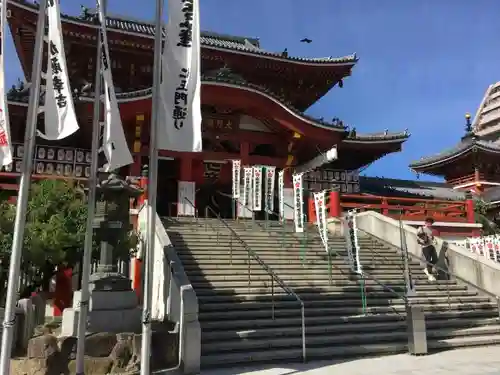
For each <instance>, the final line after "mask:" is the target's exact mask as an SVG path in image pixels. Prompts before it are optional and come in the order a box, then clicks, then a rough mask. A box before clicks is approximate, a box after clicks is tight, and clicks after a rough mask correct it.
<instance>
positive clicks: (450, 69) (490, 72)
mask: <svg viewBox="0 0 500 375" xmlns="http://www.w3.org/2000/svg"><path fill="white" fill-rule="evenodd" d="M154 3H155V1H154V0H142V1H137V0H109V1H108V4H109V12H110V13H114V14H120V15H126V16H130V17H134V18H139V19H144V20H152V19H153V17H154V6H155V4H154ZM80 4H83V5H85V6H88V7H93V4H94V3H93V2H92V1H88V0H78V1H75V0H61V6H62V10H63V12H65V13H69V14H78V13H79V12H80ZM138 4H140V5H138ZM499 14H500V1H498V0H404V1H401V0H377V1H374V0H314V1H313V0H252V1H243V0H201V24H202V29H204V30H211V31H216V32H220V33H228V34H234V35H245V36H252V37H259V38H260V40H261V43H262V47H263V48H265V49H268V50H271V51H282V50H283V49H284V48H288V51H289V53H290V54H291V55H294V56H315V57H319V56H343V55H347V54H350V53H352V52H356V53H357V54H358V56H359V58H360V61H359V63H358V65H357V66H356V67H355V68H354V70H353V74H352V76H351V77H350V78H348V79H346V80H345V82H344V88H343V89H339V88H338V87H336V88H335V89H333V90H332V91H331V92H330V93H329V94H328V95H326V96H325V97H324V98H322V99H321V100H320V101H319V102H318V103H317V104H315V105H314V106H313V107H312V108H311V109H310V110H309V113H310V114H312V115H315V116H317V117H325V118H332V117H340V118H341V119H343V120H344V121H346V122H347V123H348V124H351V125H352V126H355V127H356V128H357V130H358V132H375V131H383V130H384V129H389V130H391V131H398V130H404V129H406V128H408V129H409V130H410V132H411V133H412V136H411V137H410V140H409V141H408V142H407V143H406V144H405V145H404V146H403V152H401V153H398V154H393V155H390V156H387V157H385V158H384V159H382V160H380V161H378V162H376V163H374V164H373V165H372V166H371V167H370V168H369V169H368V170H367V171H366V172H367V174H369V175H374V176H385V177H395V178H410V179H414V178H415V174H414V173H413V172H411V171H410V170H409V168H408V164H409V163H410V162H411V161H412V160H416V159H419V158H420V157H421V156H424V155H429V154H434V153H437V152H439V151H440V150H442V149H444V148H448V147H451V146H453V145H454V144H455V143H456V142H457V141H458V140H459V139H460V137H461V136H462V135H463V132H464V114H465V112H467V111H470V112H471V113H472V114H474V113H475V110H476V108H477V106H478V105H479V102H480V100H481V98H482V96H483V94H484V92H485V90H486V88H487V86H488V85H489V84H491V83H493V82H495V81H498V80H500V46H499V37H500V23H499V22H498V15H499ZM304 37H308V38H310V39H312V40H313V43H311V44H302V43H299V42H298V41H299V40H300V39H302V38H304ZM7 56H12V58H9V59H8V61H7V79H8V80H9V79H10V81H11V82H12V81H14V80H15V77H18V76H20V75H21V71H20V69H19V63H18V60H17V57H16V54H15V51H14V50H13V47H12V42H11V40H9V42H8V49H7ZM339 157H342V155H339ZM421 178H422V179H429V178H428V177H425V176H422V177H421Z"/></svg>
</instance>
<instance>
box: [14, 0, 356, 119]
mask: <svg viewBox="0 0 500 375" xmlns="http://www.w3.org/2000/svg"><path fill="white" fill-rule="evenodd" d="M37 8H38V6H37V5H35V4H33V3H31V2H28V1H26V0H11V1H10V2H9V10H11V11H12V14H11V17H10V18H9V23H10V25H11V29H12V32H13V35H14V34H15V31H17V30H19V29H22V30H23V33H22V34H23V35H19V36H18V37H17V38H15V43H16V48H17V50H18V54H19V55H20V59H21V63H22V65H23V69H24V72H25V75H26V76H28V75H29V73H28V72H30V70H31V61H32V56H31V55H32V52H33V51H32V48H31V47H32V43H33V35H34V30H35V24H36V10H37ZM94 18H95V15H94V12H93V11H89V10H87V11H84V14H83V15H81V16H79V17H75V16H69V15H63V17H62V22H63V33H64V36H65V38H72V39H74V40H80V39H81V40H82V42H83V43H85V44H88V42H89V37H90V38H91V41H92V40H93V39H92V38H93V37H92V36H91V35H88V29H94V28H96V27H97V25H96V24H95V22H94ZM106 23H107V27H108V30H109V31H110V33H111V34H112V35H114V36H112V38H111V39H110V43H111V42H114V44H115V45H116V47H117V48H124V47H125V48H127V47H128V48H134V49H138V50H142V51H147V52H149V53H151V52H152V50H153V35H154V25H152V24H150V23H147V22H143V21H137V20H131V19H127V18H123V17H117V16H108V17H107V18H106ZM85 29H87V30H86V31H85ZM24 34H29V35H24ZM112 39H115V40H114V41H113V40H112ZM22 43H23V44H27V45H25V46H21V45H20V44H22ZM75 43H77V42H75ZM201 45H202V69H204V65H205V66H206V67H208V66H209V65H211V66H212V65H214V66H215V65H217V64H220V63H221V62H222V61H223V60H226V59H225V58H222V59H221V58H220V57H219V56H220V55H226V56H227V54H229V56H230V59H231V62H230V65H233V64H235V63H236V62H235V61H234V59H235V58H238V59H243V60H242V61H243V65H247V67H248V68H247V70H248V72H247V74H252V75H253V74H254V73H253V71H255V70H257V71H260V72H262V69H267V70H269V69H272V72H273V73H276V74H274V75H273V77H275V78H274V79H276V80H277V82H275V85H276V84H278V86H280V87H278V88H277V89H279V88H285V89H286V87H285V86H291V88H289V89H288V90H285V91H286V92H285V95H288V96H290V98H293V101H294V103H295V105H296V106H297V107H298V108H300V109H301V110H305V109H306V108H308V107H310V106H311V105H312V104H314V102H316V101H317V100H318V99H319V98H321V97H322V96H323V95H325V94H326V93H327V92H328V91H329V90H330V89H331V88H333V87H334V86H335V85H336V84H337V83H339V82H340V81H341V80H342V79H343V78H345V77H347V76H349V75H350V74H351V69H352V67H353V66H354V65H355V64H356V62H357V61H358V59H357V57H356V55H355V54H351V55H347V56H343V57H321V58H304V57H291V56H289V55H288V53H286V52H285V51H283V52H279V53H276V52H271V51H267V50H264V49H263V48H261V46H260V42H259V40H258V39H257V38H251V37H242V36H230V35H224V34H218V33H214V32H202V34H201ZM113 48H114V45H113V44H112V45H111V49H113ZM70 53H71V52H70ZM255 59H257V60H255ZM241 64H242V63H240V65H241ZM291 66H293V67H294V68H290V67H291ZM266 67H267V68H266ZM210 69H212V68H210ZM252 69H253V70H252ZM270 71H271V70H270ZM279 76H283V77H281V78H279ZM259 83H261V84H262V82H259ZM271 84H272V82H267V85H271ZM304 88H307V89H306V90H304ZM275 89H276V88H275ZM296 89H300V90H301V95H298V96H297V97H295V96H294V92H296V91H297V90H296ZM275 91H276V90H275Z"/></svg>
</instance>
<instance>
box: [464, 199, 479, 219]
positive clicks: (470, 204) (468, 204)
mask: <svg viewBox="0 0 500 375" xmlns="http://www.w3.org/2000/svg"><path fill="white" fill-rule="evenodd" d="M465 211H466V216H467V222H468V223H475V222H476V217H475V214H474V200H473V199H467V200H466V201H465Z"/></svg>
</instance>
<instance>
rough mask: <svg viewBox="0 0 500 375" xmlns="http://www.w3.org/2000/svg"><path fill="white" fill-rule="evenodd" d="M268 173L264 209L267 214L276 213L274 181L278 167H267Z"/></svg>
mask: <svg viewBox="0 0 500 375" xmlns="http://www.w3.org/2000/svg"><path fill="white" fill-rule="evenodd" d="M265 171H266V181H265V186H264V188H265V192H266V193H265V194H266V195H265V201H264V209H265V210H266V212H269V213H272V212H273V211H274V179H275V175H276V167H273V166H267V167H265Z"/></svg>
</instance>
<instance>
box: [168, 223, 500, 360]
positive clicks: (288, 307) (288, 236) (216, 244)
mask: <svg viewBox="0 0 500 375" xmlns="http://www.w3.org/2000/svg"><path fill="white" fill-rule="evenodd" d="M164 224H165V227H166V230H167V232H168V235H169V237H170V239H171V241H172V243H173V245H174V247H175V248H176V250H177V252H178V254H179V257H180V258H181V260H182V262H183V266H184V269H185V271H186V273H187V274H188V277H189V278H190V281H191V283H192V285H193V287H194V288H195V291H196V294H197V296H198V299H199V308H200V314H199V319H200V323H201V328H202V358H201V364H202V367H212V366H234V365H240V364H245V363H250V362H267V361H300V360H302V329H301V322H302V320H301V309H300V304H299V303H298V302H297V300H296V299H295V298H294V297H293V296H291V295H289V294H287V293H286V292H285V291H284V290H283V289H282V288H281V287H280V286H279V283H278V282H277V280H274V279H273V277H271V275H270V274H269V273H268V271H266V270H265V269H264V268H263V267H262V266H261V264H259V262H258V261H256V260H255V259H254V258H253V257H252V256H250V257H249V255H248V251H247V249H248V248H249V249H251V251H253V252H255V253H256V254H257V255H258V257H259V258H260V259H261V260H262V261H263V262H264V263H265V264H266V265H267V266H269V267H270V268H271V269H272V270H273V271H274V273H275V274H277V275H278V276H279V278H280V279H282V280H283V281H284V282H285V284H286V286H287V287H289V288H290V289H291V290H293V291H294V292H295V293H296V294H297V295H298V296H299V297H300V298H301V299H302V300H303V301H304V305H305V326H306V344H307V345H306V346H307V358H308V359H314V358H318V359H319V358H324V359H331V358H346V357H359V356H365V355H377V354H389V353H398V352H404V351H405V350H406V347H407V331H406V330H407V326H406V321H405V315H406V313H405V303H404V299H403V298H401V297H402V293H403V290H404V278H403V273H402V259H401V255H400V254H398V253H397V252H396V250H395V249H392V248H390V247H389V246H385V245H384V244H383V243H381V242H379V241H377V240H375V239H374V238H373V237H370V236H361V237H360V245H361V248H362V250H361V256H360V259H361V263H362V265H363V268H364V270H365V271H366V272H367V273H368V274H369V275H370V276H369V277H367V278H366V280H365V281H364V289H365V294H366V308H365V309H363V304H362V297H361V290H362V284H363V283H362V282H361V281H360V280H359V278H358V276H356V275H353V274H352V272H350V269H349V266H348V264H347V261H346V257H345V255H346V254H345V241H344V238H343V237H335V236H332V235H331V236H330V243H331V249H332V251H335V252H337V253H338V255H337V256H333V257H332V259H331V264H332V267H331V272H329V266H328V264H329V260H328V256H327V254H326V252H325V250H324V247H323V245H322V243H321V240H320V239H319V236H318V235H317V234H316V231H309V233H308V235H307V246H306V247H304V246H301V243H300V242H301V239H302V236H301V235H297V234H295V233H293V232H292V231H291V229H292V228H291V227H285V228H282V227H272V228H268V229H266V228H265V224H264V222H255V223H253V224H252V225H250V222H243V221H240V222H236V221H227V224H228V225H229V226H230V227H231V228H232V229H233V230H234V231H235V232H236V233H237V235H238V237H239V238H240V239H241V240H243V242H244V244H246V245H247V247H246V246H245V245H244V244H242V243H241V242H240V240H239V239H238V238H236V237H235V236H234V235H232V233H231V231H230V230H228V228H227V227H225V226H224V225H223V224H222V222H220V221H219V220H218V219H198V220H197V221H194V220H193V219H186V220H181V219H167V220H165V221H164ZM231 249H232V250H231ZM372 249H374V250H375V251H372ZM249 259H250V262H249ZM410 268H411V271H412V276H413V279H414V281H415V282H416V286H417V288H416V289H417V296H416V297H413V299H414V301H413V302H414V303H417V304H419V305H421V306H422V307H424V309H425V311H426V324H427V337H428V347H429V349H430V350H435V349H444V348H453V347H462V346H473V345H490V344H497V343H500V322H499V319H498V306H497V302H496V301H493V300H492V299H490V298H488V297H485V296H481V295H478V294H477V293H476V292H475V291H473V290H470V289H469V288H468V287H467V286H466V285H461V284H459V283H457V282H456V281H451V280H441V281H438V282H435V283H430V282H428V281H427V279H426V277H425V275H424V273H423V271H422V269H421V268H422V267H421V266H420V264H419V263H418V262H416V261H411V262H410ZM249 274H250V278H249ZM330 275H331V276H330ZM330 278H331V282H330ZM384 285H385V286H389V287H390V288H391V289H392V291H390V290H388V289H387V288H386V287H384ZM394 291H396V292H398V293H400V294H399V295H396V294H395V292H394ZM273 301H274V302H273Z"/></svg>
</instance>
